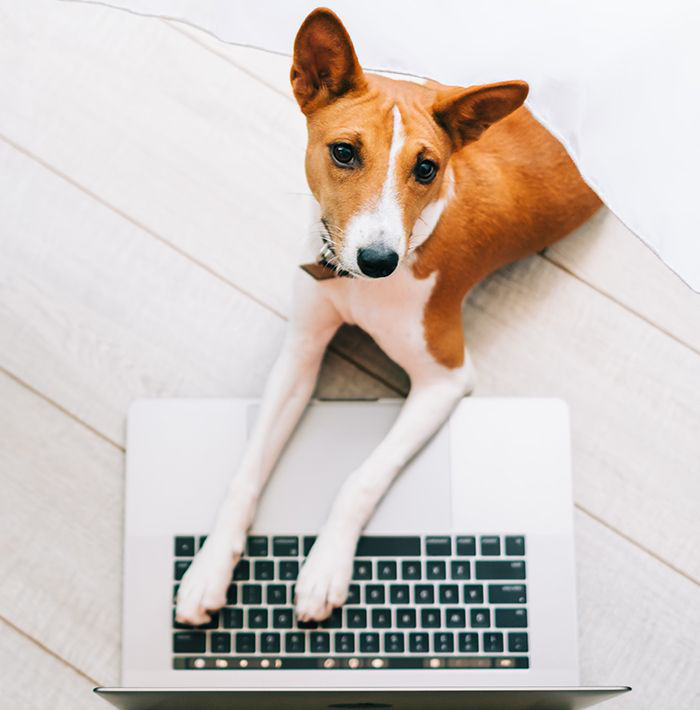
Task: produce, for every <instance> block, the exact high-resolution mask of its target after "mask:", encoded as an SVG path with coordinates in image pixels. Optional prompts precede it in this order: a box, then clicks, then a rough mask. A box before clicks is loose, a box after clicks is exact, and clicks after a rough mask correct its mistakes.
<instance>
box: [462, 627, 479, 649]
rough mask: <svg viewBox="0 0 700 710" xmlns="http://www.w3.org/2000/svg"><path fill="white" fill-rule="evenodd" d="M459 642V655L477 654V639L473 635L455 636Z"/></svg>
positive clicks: (475, 635) (476, 636)
mask: <svg viewBox="0 0 700 710" xmlns="http://www.w3.org/2000/svg"><path fill="white" fill-rule="evenodd" d="M457 637H458V640H459V652H460V653H478V652H479V637H478V635H477V634H473V633H471V632H470V633H460V634H457Z"/></svg>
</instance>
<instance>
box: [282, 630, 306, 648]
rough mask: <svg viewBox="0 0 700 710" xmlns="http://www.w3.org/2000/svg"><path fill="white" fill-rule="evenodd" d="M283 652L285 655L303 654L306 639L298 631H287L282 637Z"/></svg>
mask: <svg viewBox="0 0 700 710" xmlns="http://www.w3.org/2000/svg"><path fill="white" fill-rule="evenodd" d="M284 650H285V651H286V652H287V653H304V652H305V650H306V639H305V638H304V634H303V633H300V632H299V631H288V632H287V633H286V634H285V635H284Z"/></svg>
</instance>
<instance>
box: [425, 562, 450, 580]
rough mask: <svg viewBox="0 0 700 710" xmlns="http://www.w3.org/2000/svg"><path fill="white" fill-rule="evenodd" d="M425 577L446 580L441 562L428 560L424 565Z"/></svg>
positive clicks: (445, 570) (443, 565) (445, 573)
mask: <svg viewBox="0 0 700 710" xmlns="http://www.w3.org/2000/svg"><path fill="white" fill-rule="evenodd" d="M425 575H426V577H427V578H428V579H447V569H446V567H445V563H444V562H443V561H442V560H435V561H432V560H429V561H428V562H426V563H425Z"/></svg>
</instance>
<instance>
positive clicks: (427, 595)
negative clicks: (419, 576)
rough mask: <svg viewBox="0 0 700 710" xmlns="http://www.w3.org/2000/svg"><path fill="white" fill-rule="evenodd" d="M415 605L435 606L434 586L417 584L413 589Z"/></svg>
mask: <svg viewBox="0 0 700 710" xmlns="http://www.w3.org/2000/svg"><path fill="white" fill-rule="evenodd" d="M413 603H414V604H434V603H435V588H434V587H433V585H432V584H416V586H415V587H414V588H413Z"/></svg>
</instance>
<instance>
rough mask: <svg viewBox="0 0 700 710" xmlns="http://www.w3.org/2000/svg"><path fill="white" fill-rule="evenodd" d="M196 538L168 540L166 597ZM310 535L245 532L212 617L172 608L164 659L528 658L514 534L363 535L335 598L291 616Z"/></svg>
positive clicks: (409, 665)
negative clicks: (346, 583) (317, 612)
mask: <svg viewBox="0 0 700 710" xmlns="http://www.w3.org/2000/svg"><path fill="white" fill-rule="evenodd" d="M204 539H205V538H204V537H196V536H178V537H176V538H175V541H174V551H175V560H174V565H173V573H174V583H175V588H174V592H175V594H177V589H178V582H179V580H180V579H182V576H183V575H184V573H185V571H186V570H187V568H188V567H189V565H190V563H191V562H192V558H193V556H194V554H195V552H196V549H198V548H199V547H200V546H201V545H202V544H203V542H204ZM314 540H315V538H314V537H308V536H307V537H295V536H250V537H249V538H248V541H247V550H246V555H245V557H243V559H241V561H240V562H239V563H238V565H237V567H236V569H235V570H234V573H233V579H232V580H231V585H230V586H229V588H228V594H227V603H226V606H225V607H224V608H223V609H221V611H219V612H216V613H214V614H212V619H211V622H209V623H208V624H205V625H203V626H198V627H191V626H187V625H185V624H179V623H177V622H176V621H175V615H174V609H173V668H175V669H187V670H199V669H222V670H236V669H244V670H253V669H275V668H277V669H280V668H281V669H284V668H286V669H316V668H325V669H336V670H337V669H358V668H384V669H394V668H402V669H418V668H421V669H423V668H434V669H445V668H462V669H465V668H476V669H488V668H494V669H495V668H506V669H513V668H528V667H529V658H528V655H527V654H528V650H529V646H528V631H527V626H528V618H527V585H526V561H525V537H524V536H523V535H482V536H475V535H463V536H423V537H421V536H394V537H377V536H365V537H362V538H360V541H359V543H358V547H357V551H356V556H355V561H354V568H353V579H352V583H351V585H350V595H349V597H348V600H347V601H346V603H345V604H344V605H343V607H342V608H340V609H336V610H334V612H333V614H332V615H331V616H330V617H329V618H328V619H326V620H325V621H322V622H319V623H315V622H314V623H302V622H299V621H297V619H296V617H295V614H294V603H293V601H294V584H295V581H296V578H297V575H298V573H299V568H300V566H301V564H302V563H303V561H304V558H305V556H306V555H307V554H308V553H309V550H310V549H311V546H312V544H313V542H314Z"/></svg>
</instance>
